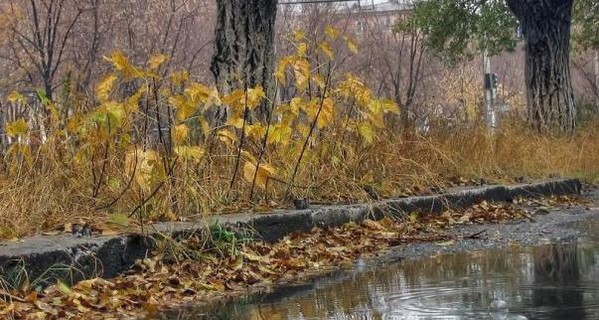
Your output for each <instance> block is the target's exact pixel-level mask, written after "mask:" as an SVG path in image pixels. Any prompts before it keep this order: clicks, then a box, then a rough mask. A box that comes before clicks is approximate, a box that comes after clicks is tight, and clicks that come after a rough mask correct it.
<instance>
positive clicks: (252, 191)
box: [250, 83, 279, 201]
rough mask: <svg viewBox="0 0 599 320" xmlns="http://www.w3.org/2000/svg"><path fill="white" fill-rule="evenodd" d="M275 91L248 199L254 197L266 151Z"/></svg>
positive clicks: (275, 100) (275, 98)
mask: <svg viewBox="0 0 599 320" xmlns="http://www.w3.org/2000/svg"><path fill="white" fill-rule="evenodd" d="M278 85H279V84H278V83H276V84H275V88H276V87H277V86H278ZM277 92H278V90H275V93H274V97H273V100H272V107H271V108H270V110H269V112H268V120H267V121H266V133H265V134H264V140H263V141H262V148H261V149H260V154H259V155H258V159H257V160H256V161H257V163H256V169H255V170H254V177H253V178H252V188H251V189H250V201H252V200H253V198H254V188H255V187H256V178H257V177H258V170H259V169H260V163H261V162H262V158H263V157H264V154H265V153H266V148H267V147H268V136H269V134H270V124H271V123H272V114H273V113H274V109H275V103H276V102H277ZM267 182H268V179H267ZM265 189H266V188H265ZM266 191H267V190H265V193H266Z"/></svg>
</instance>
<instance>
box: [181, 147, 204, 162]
mask: <svg viewBox="0 0 599 320" xmlns="http://www.w3.org/2000/svg"><path fill="white" fill-rule="evenodd" d="M204 153H205V151H204V149H203V148H202V147H198V146H179V147H175V154H176V155H178V156H179V157H181V158H183V159H185V160H191V161H196V162H198V161H200V160H202V158H203V157H204Z"/></svg>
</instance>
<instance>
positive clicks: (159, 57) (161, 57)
mask: <svg viewBox="0 0 599 320" xmlns="http://www.w3.org/2000/svg"><path fill="white" fill-rule="evenodd" d="M166 60H168V56H167V55H165V54H156V55H153V56H151V57H150V59H149V60H148V66H149V67H150V69H151V70H156V69H158V68H159V67H160V65H162V64H163V63H164V62H165V61H166Z"/></svg>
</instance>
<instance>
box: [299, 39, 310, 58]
mask: <svg viewBox="0 0 599 320" xmlns="http://www.w3.org/2000/svg"><path fill="white" fill-rule="evenodd" d="M307 54H308V44H307V43H305V42H303V43H300V44H299V45H298V46H297V56H298V57H305V56H306V55H307Z"/></svg>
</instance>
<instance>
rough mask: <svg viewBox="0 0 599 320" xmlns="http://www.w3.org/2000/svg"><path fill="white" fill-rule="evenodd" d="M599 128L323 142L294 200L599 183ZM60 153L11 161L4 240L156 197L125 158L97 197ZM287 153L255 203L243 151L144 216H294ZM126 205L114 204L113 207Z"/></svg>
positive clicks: (313, 151) (45, 150)
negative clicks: (134, 181)
mask: <svg viewBox="0 0 599 320" xmlns="http://www.w3.org/2000/svg"><path fill="white" fill-rule="evenodd" d="M598 127H599V126H598V125H597V123H596V122H593V123H588V124H587V125H585V126H583V127H581V128H580V129H579V130H578V132H577V133H576V134H575V135H574V136H570V137H551V136H541V135H538V134H536V133H535V132H532V131H530V130H528V129H527V128H526V127H525V126H524V125H522V124H518V123H515V122H514V123H513V124H509V125H504V126H503V128H502V129H501V130H497V131H496V132H494V133H489V132H487V131H485V130H484V129H483V128H480V127H469V128H460V129H447V128H446V129H443V130H439V131H437V132H431V133H428V134H427V135H411V136H410V137H405V136H400V135H394V134H390V133H386V134H382V133H379V136H378V137H377V138H376V139H375V141H374V142H373V143H372V144H369V145H365V144H363V143H360V142H359V141H355V142H352V141H351V140H345V141H344V142H343V143H341V142H340V141H338V140H337V139H334V138H331V139H327V138H323V139H322V141H321V142H320V143H318V144H317V145H315V146H314V147H312V148H310V149H309V151H308V156H307V157H306V159H305V161H304V162H303V164H302V165H301V167H300V173H299V175H298V177H297V179H296V181H295V182H294V185H295V186H296V187H294V188H292V191H293V195H294V197H308V198H310V199H311V201H324V202H358V201H372V200H373V199H372V192H370V195H369V192H367V190H370V191H372V190H374V191H375V192H376V193H378V194H379V195H380V196H381V197H399V196H404V195H410V194H415V193H416V194H418V193H422V192H423V191H426V190H427V189H428V188H430V187H444V186H448V185H450V184H451V183H452V181H454V180H455V179H454V177H464V178H465V179H470V178H472V179H479V178H484V179H486V180H488V181H492V182H508V183H509V182H512V181H514V178H515V177H520V176H523V177H528V178H531V179H542V178H552V177H577V178H581V179H583V180H584V181H586V182H589V183H598V182H599V132H598V130H597V128H598ZM51 143H52V142H49V143H48V145H44V146H41V147H39V148H38V149H37V151H36V152H35V153H34V156H33V157H32V158H33V160H32V163H31V164H26V163H24V162H21V161H20V160H18V159H15V157H7V158H6V159H5V163H4V164H5V172H4V174H3V175H2V178H1V180H0V183H1V185H2V187H1V188H0V237H2V238H12V237H20V236H24V235H28V234H33V233H39V232H41V231H45V230H49V229H52V228H55V227H56V226H58V225H61V224H64V223H68V222H77V221H79V220H80V219H84V220H86V221H90V222H94V221H106V220H108V219H109V216H110V215H111V214H114V213H121V214H128V213H130V212H131V211H132V210H133V209H134V208H135V207H137V206H138V205H139V204H140V203H141V202H143V201H144V200H145V199H146V198H147V197H148V192H142V191H141V190H140V189H139V188H135V187H131V188H130V189H129V190H126V191H125V192H124V193H123V192H122V190H123V189H124V188H125V186H126V183H127V181H128V180H129V178H128V177H127V175H126V172H125V170H123V169H122V168H123V161H124V160H123V159H124V155H123V154H118V153H115V155H114V158H111V160H109V163H108V165H107V169H106V172H107V174H106V181H112V182H111V183H113V182H114V181H119V183H118V185H119V188H111V187H110V186H108V185H109V184H110V183H107V186H103V187H102V188H101V190H100V191H101V192H100V193H99V195H98V196H96V197H92V196H91V193H92V189H93V177H92V174H91V168H90V166H89V165H86V164H81V165H80V166H76V165H73V163H72V162H65V161H64V160H59V159H58V153H59V150H60V149H59V148H58V147H57V145H54V144H51ZM63 151H64V150H63ZM282 151H283V152H281V153H279V152H277V151H276V150H274V151H273V152H270V153H269V154H268V156H267V159H266V160H267V161H268V163H271V164H273V165H274V166H276V167H278V168H280V169H279V170H278V172H277V176H276V177H273V178H275V179H277V180H280V181H274V180H271V181H270V182H269V186H268V189H267V190H266V191H263V190H262V191H259V192H258V193H257V197H256V198H255V199H254V200H253V201H252V202H250V201H249V199H248V194H249V188H250V184H249V183H248V182H247V181H244V180H243V179H241V178H240V179H239V180H238V182H237V183H236V184H235V187H234V188H233V190H232V191H231V192H228V187H229V183H230V180H231V176H232V174H233V168H234V159H235V149H234V148H233V147H230V148H225V147H222V148H220V149H219V150H218V151H216V152H215V153H214V155H213V156H212V157H210V158H208V159H209V160H206V161H205V162H204V163H202V164H200V165H199V166H196V165H193V166H192V165H186V164H183V163H181V164H178V165H177V166H175V169H174V170H173V172H172V174H171V176H170V178H168V179H167V180H166V182H165V183H164V185H163V187H162V188H160V189H159V191H158V192H157V193H156V195H154V197H152V198H151V199H150V200H148V201H147V203H146V205H145V206H144V210H143V214H144V216H145V217H146V219H147V220H148V221H155V220H174V219H178V218H180V217H187V216H198V215H199V216H205V215H206V214H211V213H218V212H234V211H243V210H250V209H256V210H268V209H269V208H272V207H281V206H283V207H289V206H290V205H291V204H290V201H289V199H285V198H284V195H285V193H284V191H285V189H286V185H285V184H284V183H282V182H283V181H287V179H288V178H289V175H290V172H291V169H292V162H294V161H292V160H294V158H293V156H292V155H291V156H290V154H289V153H287V152H288V150H282ZM62 156H63V157H64V154H63V155H62ZM111 179H112V180H111ZM227 194H229V196H228V198H227ZM117 197H120V198H118V199H119V200H118V201H116V202H115V203H114V204H112V205H110V206H107V207H103V206H105V205H106V204H107V203H110V202H112V201H111V200H114V199H117Z"/></svg>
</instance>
